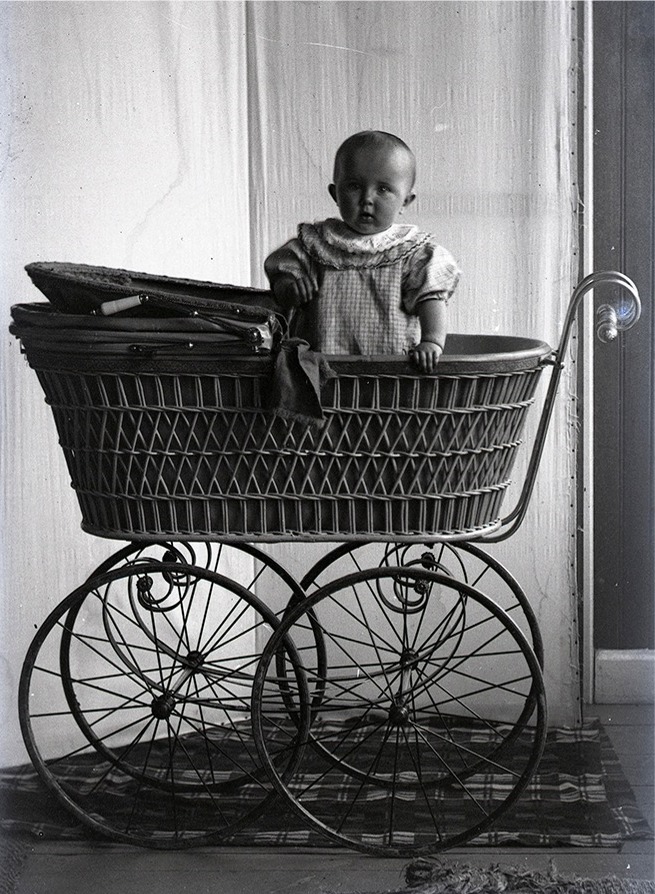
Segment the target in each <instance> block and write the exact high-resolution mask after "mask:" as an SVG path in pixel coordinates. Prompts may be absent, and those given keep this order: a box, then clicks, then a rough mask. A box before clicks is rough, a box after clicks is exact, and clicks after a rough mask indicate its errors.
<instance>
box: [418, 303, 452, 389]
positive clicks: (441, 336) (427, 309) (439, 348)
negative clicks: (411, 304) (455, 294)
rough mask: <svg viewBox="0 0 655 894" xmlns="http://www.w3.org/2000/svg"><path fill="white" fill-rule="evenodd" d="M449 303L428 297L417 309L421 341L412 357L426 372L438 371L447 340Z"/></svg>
mask: <svg viewBox="0 0 655 894" xmlns="http://www.w3.org/2000/svg"><path fill="white" fill-rule="evenodd" d="M447 309H448V307H447V304H446V302H445V301H442V300H439V299H437V298H426V299H424V300H423V301H421V302H420V303H419V305H418V306H417V308H416V310H417V313H418V318H419V322H420V324H421V341H420V342H419V343H418V344H417V345H416V347H415V348H412V351H411V355H410V356H411V358H412V360H413V361H414V363H415V364H416V366H418V368H419V369H420V370H421V371H422V372H425V373H432V372H435V371H436V368H437V362H438V360H439V358H440V357H441V354H442V353H443V347H444V344H445V341H446V314H447Z"/></svg>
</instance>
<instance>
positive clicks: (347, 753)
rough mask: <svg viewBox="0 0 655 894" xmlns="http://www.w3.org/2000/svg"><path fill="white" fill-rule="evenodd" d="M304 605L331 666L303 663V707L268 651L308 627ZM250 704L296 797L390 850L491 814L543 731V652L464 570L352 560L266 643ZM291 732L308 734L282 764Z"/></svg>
mask: <svg viewBox="0 0 655 894" xmlns="http://www.w3.org/2000/svg"><path fill="white" fill-rule="evenodd" d="M309 611H312V612H313V613H314V619H315V623H318V624H319V626H320V628H321V631H322V635H323V638H324V641H325V645H326V650H327V674H326V675H325V676H324V675H323V674H321V673H319V672H317V670H316V669H315V668H312V667H305V672H306V674H307V683H308V687H309V696H310V701H311V709H310V711H309V712H307V710H306V709H305V707H304V701H303V698H302V697H301V696H302V693H297V694H296V693H295V692H294V691H293V686H294V683H293V680H294V675H293V674H292V673H291V668H289V673H288V674H287V675H286V676H285V677H284V680H285V687H282V686H281V685H280V669H279V664H280V657H279V656H280V647H281V646H282V644H283V640H284V638H285V637H288V638H289V639H290V640H292V641H293V642H294V643H296V644H301V643H302V641H303V638H304V637H307V636H310V635H311V631H312V626H311V625H310V624H309V622H308V618H307V613H308V612H309ZM289 703H292V704H297V705H298V706H299V709H298V711H297V713H296V714H293V713H292V712H290V711H289V708H288V705H289ZM526 704H528V705H530V710H531V712H532V716H531V718H530V725H529V726H528V725H527V722H526V719H525V712H526ZM252 710H253V726H254V732H255V739H256V743H257V747H258V749H259V752H260V755H261V758H262V761H263V762H264V763H265V764H266V766H267V767H268V770H269V773H270V774H271V778H272V779H273V781H274V784H275V786H276V788H277V790H278V791H280V792H281V793H282V794H283V795H284V796H285V797H286V799H287V800H288V801H289V803H290V804H291V805H292V806H293V808H294V810H295V811H296V812H297V813H299V814H300V815H301V816H302V817H303V818H304V819H305V820H306V822H307V823H308V824H309V825H311V826H312V827H314V828H318V829H320V830H321V831H322V832H323V833H325V834H326V835H328V836H329V837H331V838H333V839H335V840H337V841H339V842H341V843H342V844H346V845H348V846H350V847H353V848H355V849H357V850H362V851H365V852H369V853H374V854H381V855H389V856H407V855H415V854H420V853H434V852H437V851H439V850H444V849H446V848H450V847H454V846H457V845H459V844H463V843H464V842H466V841H469V840H470V839H471V838H474V837H475V836H476V835H478V834H480V833H481V832H483V831H484V830H485V829H487V828H488V827H490V826H491V825H492V824H493V823H494V822H495V821H496V820H497V819H498V817H500V816H501V814H503V813H504V812H505V811H506V810H507V809H508V808H509V807H510V806H511V804H513V803H514V801H515V800H516V799H517V798H518V797H519V795H520V794H521V792H522V791H523V790H524V788H525V786H526V785H527V783H528V781H529V779H530V777H531V776H532V773H533V772H534V769H535V768H536V766H537V764H538V762H539V760H540V757H541V754H542V752H543V747H544V742H545V736H546V704H545V694H544V685H543V678H542V674H541V667H540V664H539V661H538V659H537V657H536V656H535V653H534V651H533V649H532V647H531V646H530V644H529V643H528V641H527V639H526V637H525V636H524V635H523V634H522V633H521V631H520V629H519V628H518V627H517V625H516V624H515V623H514V622H513V621H512V619H511V618H510V617H509V616H508V614H507V613H506V612H505V611H504V610H503V609H501V608H500V607H499V606H498V605H497V604H496V603H495V602H494V601H493V600H492V599H490V598H489V597H488V596H486V595H485V594H483V593H482V592H480V591H479V590H477V589H475V588H473V587H471V586H470V585H469V584H466V583H463V582H461V581H457V580H455V579H453V578H452V577H450V576H448V575H445V574H441V573H437V572H434V571H429V570H425V569H423V568H420V567H415V566H407V565H405V566H403V567H395V568H394V567H386V568H377V569H372V570H368V571H361V572H357V573H355V574H352V575H348V576H346V577H344V578H341V579H339V580H336V581H333V582H332V583H330V584H327V585H326V586H325V587H323V588H321V589H320V590H318V591H316V592H315V593H313V594H311V595H310V596H308V597H307V599H306V600H305V602H304V603H303V604H301V605H299V606H298V607H296V608H295V609H294V610H293V611H292V612H291V613H290V614H289V615H288V616H287V617H286V618H285V619H284V621H283V622H282V624H281V625H280V627H279V629H278V630H277V631H276V633H275V634H274V636H273V637H272V638H271V640H270V641H269V643H268V645H267V646H266V648H265V649H264V652H263V655H262V660H261V662H260V665H259V667H258V670H257V674H256V677H255V688H254V691H253V709H252ZM521 717H522V718H523V720H521V722H520V724H519V723H517V721H518V718H521ZM517 727H520V733H517ZM298 739H300V740H301V741H307V742H308V743H309V747H307V748H306V749H304V751H303V752H302V756H301V758H300V760H299V762H298V764H297V766H294V769H293V772H291V773H289V774H287V775H286V777H283V776H282V775H281V774H280V773H279V772H278V771H277V769H276V768H277V766H278V763H279V756H281V755H284V754H285V753H286V752H287V750H288V749H289V748H290V747H291V746H292V745H293V744H294V743H295V742H296V741H297V740H298Z"/></svg>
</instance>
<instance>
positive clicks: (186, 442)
mask: <svg viewBox="0 0 655 894" xmlns="http://www.w3.org/2000/svg"><path fill="white" fill-rule="evenodd" d="M64 272H65V271H64ZM38 273H39V271H37V273H36V274H35V270H34V267H32V269H31V271H30V275H31V276H32V278H33V279H34V280H35V282H36V281H37V278H38ZM59 273H61V271H59ZM123 273H125V271H123ZM99 276H100V278H101V279H102V278H103V277H104V278H107V277H109V278H110V279H111V278H112V277H113V279H115V278H116V276H115V275H114V274H111V272H110V271H109V272H107V271H104V273H102V271H101V274H99ZM129 276H131V277H132V280H131V281H130V282H129V283H126V284H124V291H123V293H122V295H121V296H119V298H121V299H122V297H125V291H130V290H131V289H133V287H134V281H135V278H139V277H140V279H139V282H140V283H141V284H143V283H144V279H143V276H144V275H142V274H139V275H137V274H130V275H129ZM607 283H613V284H615V285H618V286H620V287H621V289H622V290H624V291H625V292H627V294H628V295H629V301H624V302H623V303H622V304H621V306H620V307H619V308H618V311H617V310H615V309H609V310H608V307H607V306H606V307H605V308H604V309H603V311H602V321H603V322H602V324H603V326H604V327H605V329H604V332H605V334H606V335H607V326H608V325H609V329H610V332H609V334H610V336H611V335H613V334H615V330H616V328H627V327H628V326H629V325H632V323H633V322H634V321H635V320H636V319H637V318H638V316H639V297H638V294H637V291H636V288H635V286H634V284H633V283H632V282H631V281H630V280H629V279H627V277H625V276H623V275H622V274H617V273H610V274H596V275H592V276H590V277H588V278H587V279H586V280H584V281H583V282H582V283H581V284H580V286H579V287H578V288H577V289H576V291H575V292H574V295H573V298H572V302H571V306H570V308H569V312H568V315H567V318H566V321H565V324H564V331H563V335H562V340H561V344H560V347H559V349H558V350H557V351H552V350H551V349H550V348H549V347H548V346H547V345H546V344H544V343H543V342H540V341H536V340H532V339H522V338H509V337H502V336H485V337H479V336H458V335H451V336H449V337H448V340H447V346H446V352H445V353H444V355H443V357H442V359H441V361H440V364H439V370H438V373H437V375H435V376H422V375H420V374H418V373H417V372H416V371H415V370H414V369H413V368H412V367H411V366H410V365H409V364H408V362H407V361H406V360H405V359H403V358H379V359H375V358H336V357H331V358H328V361H329V365H330V368H331V372H332V377H331V378H329V379H328V380H327V381H326V382H325V384H324V386H323V389H322V392H321V403H322V406H321V415H322V417H323V419H322V420H321V422H320V424H317V425H307V424H306V422H304V421H301V420H296V421H290V420H289V419H285V418H281V417H280V416H279V415H278V414H276V413H275V412H271V408H270V405H269V401H268V397H267V396H268V394H269V392H270V387H271V381H272V379H273V378H274V375H275V362H276V359H275V354H276V351H275V345H273V352H272V353H270V354H269V353H268V352H267V351H265V352H263V353H262V352H261V351H259V353H250V354H248V355H239V354H227V355H226V353H225V351H223V350H222V349H221V345H220V343H219V340H216V339H213V338H212V334H211V331H210V330H209V329H207V330H205V329H202V326H201V329H202V331H199V330H198V326H199V325H200V324H199V323H198V320H197V317H195V316H191V317H189V316H175V315H174V310H175V308H174V299H173V303H172V304H171V303H169V304H168V305H167V311H168V312H169V313H172V314H173V315H172V316H168V317H166V318H165V320H164V323H162V321H161V319H160V318H159V317H148V316H140V317H132V316H130V317H125V316H121V315H119V316H115V317H114V316H112V317H108V318H104V317H101V316H97V315H96V316H89V315H85V314H80V313H72V314H71V313H68V312H66V313H62V312H60V311H59V310H58V309H56V308H53V307H52V305H43V304H41V305H34V304H31V305H17V306H16V307H14V308H13V310H12V313H13V324H12V331H13V332H14V334H15V335H16V336H18V337H19V338H20V340H21V343H22V346H23V350H24V351H25V353H26V355H27V358H28V361H29V364H30V366H31V367H32V368H33V369H34V370H35V372H36V374H37V375H38V377H39V381H40V383H41V385H42V387H43V390H44V392H45V395H46V400H47V402H48V404H49V405H50V407H51V409H52V412H53V415H54V418H55V423H56V426H57V431H58V435H59V440H60V444H61V446H62V449H63V451H64V455H65V457H66V462H67V465H68V470H69V473H70V477H71V481H72V485H73V488H74V489H75V492H76V495H77V498H78V500H79V505H80V508H81V511H82V526H83V528H84V530H85V531H87V532H89V533H91V534H95V535H97V536H100V537H108V538H113V539H122V540H127V541H129V545H127V546H125V547H124V548H122V549H121V550H119V551H118V552H117V553H115V555H114V556H112V557H111V558H110V559H109V560H107V561H106V562H104V563H103V564H102V565H100V566H99V567H98V568H97V569H96V570H95V571H94V572H93V573H92V574H91V575H90V576H89V578H88V579H87V580H86V581H85V583H83V584H82V585H81V586H80V587H78V588H77V589H76V590H75V591H74V592H73V593H71V594H70V595H69V596H68V597H66V599H64V600H63V602H62V603H61V604H60V605H59V606H58V607H57V608H56V609H55V610H54V611H53V612H52V613H51V615H50V616H49V617H48V618H47V619H46V621H45V622H44V624H43V625H42V627H41V628H40V630H39V631H38V633H37V635H36V637H35V638H34V641H33V643H32V645H31V647H30V649H29V652H28V655H27V657H26V660H25V665H24V669H23V674H22V678H21V684H20V698H19V705H20V716H21V723H22V728H23V733H24V737H25V741H26V744H27V747H28V750H29V752H30V756H31V758H32V760H33V762H34V764H35V766H36V768H37V770H38V771H39V774H40V775H41V777H42V779H43V780H44V781H45V783H46V784H47V785H48V786H49V787H50V789H51V790H52V791H53V792H54V793H55V795H56V796H57V798H58V799H59V800H60V801H62V802H63V803H64V804H65V805H66V806H67V807H68V808H69V809H70V810H71V811H72V813H73V814H74V815H75V816H76V817H77V818H78V819H79V820H80V821H81V822H83V823H84V824H85V825H87V826H89V827H91V828H92V829H93V830H95V831H97V832H101V833H102V834H105V835H110V836H111V837H113V838H115V839H118V840H122V841H127V842H132V843H138V844H142V845H146V846H151V847H186V846H192V845H198V844H205V843H211V842H215V841H226V840H228V841H232V840H237V839H238V835H239V832H240V830H242V829H243V828H244V827H246V826H256V827H257V828H258V829H259V833H258V834H260V836H262V840H271V838H270V837H271V836H272V837H273V840H275V834H276V833H275V819H276V817H277V816H278V815H279V810H277V809H271V808H272V805H273V803H274V801H275V799H276V798H279V797H280V796H281V797H282V799H283V802H284V803H285V804H286V805H288V806H290V807H291V808H292V810H293V815H294V816H295V817H296V821H297V823H298V828H297V830H296V831H295V832H294V830H293V828H292V829H291V830H290V832H289V835H290V837H287V838H286V839H285V840H287V841H300V842H302V841H305V840H306V837H307V834H308V833H307V829H314V830H319V831H320V832H321V833H324V834H325V835H327V836H328V837H329V838H331V839H333V840H336V841H338V842H340V843H342V844H346V845H347V846H350V847H354V848H356V849H359V850H363V851H366V852H373V853H382V854H389V855H407V854H416V853H423V852H433V851H436V850H440V849H444V848H447V847H452V846H454V845H457V844H461V843H463V842H464V841H467V840H470V839H471V838H473V837H475V836H476V835H479V834H480V833H481V832H483V831H484V830H485V829H487V828H489V827H490V826H491V825H492V824H493V823H494V822H495V820H496V819H497V818H498V817H499V816H500V815H501V814H502V813H503V812H504V811H506V810H507V809H508V807H509V806H510V805H511V804H512V803H513V802H514V801H515V800H516V799H517V798H518V796H519V795H520V794H521V792H522V791H523V790H524V788H525V786H526V784H527V782H528V781H529V779H530V777H531V775H532V773H533V771H534V768H535V767H536V765H537V763H538V761H539V758H540V756H541V753H542V750H543V745H544V739H545V732H546V703H545V695H544V685H543V678H542V673H541V665H542V661H543V654H542V653H543V649H542V645H541V637H540V634H539V629H538V625H537V623H536V620H535V617H534V613H533V611H532V609H531V607H530V604H529V601H528V600H527V598H526V596H525V594H524V593H523V591H522V589H521V588H520V586H519V585H518V584H517V582H516V581H515V580H514V579H513V578H512V576H511V575H510V574H509V573H508V572H507V571H506V570H505V569H504V568H503V567H502V566H501V565H500V564H499V563H498V562H496V561H495V560H494V559H493V558H492V557H491V556H489V555H488V554H487V553H486V552H485V551H483V550H482V549H481V548H480V546H479V545H477V544H476V542H475V541H485V540H486V541H490V540H494V539H501V538H503V537H506V536H509V535H510V534H511V533H512V532H513V531H514V530H516V527H517V526H518V525H519V524H520V523H521V520H522V518H523V516H524V513H525V511H526V507H527V505H528V502H529V498H530V494H531V491H532V487H533V485H534V480H535V475H536V470H537V466H538V463H539V458H540V455H541V451H542V448H543V441H544V438H545V434H546V430H547V427H548V423H549V419H550V415H551V412H552V408H553V402H554V398H555V393H556V389H557V384H558V379H559V375H560V371H561V368H562V362H563V358H564V355H565V350H566V345H567V343H568V339H569V335H570V330H571V327H572V325H573V321H574V318H575V314H576V312H577V308H578V305H579V303H580V300H581V298H582V296H583V295H584V294H585V293H586V292H588V291H589V290H590V289H592V288H594V287H596V286H599V285H601V284H603V285H604V284H607ZM205 285H207V284H205ZM148 288H149V290H151V291H152V292H153V293H154V292H156V284H154V283H152V282H151V283H150V285H149V286H148ZM217 288H218V287H217ZM168 289H169V291H170V282H169V284H168ZM46 294H47V292H46ZM140 294H141V296H143V292H141V293H140ZM198 297H199V296H198V295H197V293H194V294H192V295H191V300H192V303H193V300H198ZM204 297H206V295H205V296H204ZM231 297H232V298H234V297H235V296H234V295H232V296H231ZM249 297H251V296H249ZM260 297H261V296H260ZM107 298H109V299H110V300H112V301H113V300H116V295H112V296H108V295H107V294H106V293H103V294H102V295H100V297H99V299H98V300H93V302H92V304H93V309H94V310H95V311H96V312H97V311H98V309H99V308H100V306H101V305H102V303H103V301H104V300H107ZM167 298H169V299H170V295H163V299H164V303H166V299H167ZM215 298H216V296H215V295H212V296H211V300H214V299H215ZM219 298H220V296H219ZM186 299H189V295H187V296H186V298H185V300H186ZM182 303H183V306H187V305H186V304H185V302H182ZM262 305H263V310H264V312H265V313H267V312H270V307H266V301H265V300H264V301H262V302H261V303H260V304H259V305H258V308H259V309H258V311H257V313H258V312H260V311H261V310H262ZM121 306H122V305H121ZM203 306H204V305H203ZM71 309H72V310H74V311H79V310H80V309H81V308H80V306H79V304H75V306H74V307H73V308H71V307H69V306H66V307H65V308H64V310H65V311H70V310H71ZM250 312H253V311H252V308H250ZM273 319H274V316H273ZM608 319H609V324H608V322H607V321H608ZM269 323H270V320H269ZM194 327H195V328H194ZM273 329H275V326H274V325H273ZM277 337H278V338H279V333H278V336H277ZM251 348H252V345H251ZM546 367H548V368H549V369H550V371H551V378H550V383H549V387H548V392H547V394H546V398H545V402H544V408H543V411H542V416H541V422H540V425H539V429H538V431H537V434H536V437H535V442H534V445H533V448H532V453H531V458H530V461H529V464H528V471H527V474H526V476H525V481H524V485H523V489H522V492H521V494H520V496H519V499H518V501H517V505H516V507H515V508H514V509H513V511H512V512H511V513H509V514H508V515H506V516H503V515H502V512H501V504H502V500H503V497H504V495H505V492H506V490H507V488H508V486H509V483H510V476H511V472H512V468H513V466H514V460H515V457H516V453H517V450H518V449H519V446H520V444H521V439H522V433H523V427H524V423H525V417H526V413H527V411H528V409H529V408H530V406H531V404H532V403H533V401H534V397H535V389H536V386H537V383H538V380H539V377H540V374H541V372H542V370H543V369H544V368H546ZM281 541H282V542H294V543H296V542H297V543H298V550H299V551H302V550H303V549H304V546H303V544H304V542H305V541H308V542H316V541H336V542H338V544H339V545H338V546H336V547H334V548H333V549H332V550H331V551H330V552H329V553H328V554H327V555H326V556H323V557H322V558H321V559H320V560H319V561H318V562H316V563H315V564H314V565H312V566H311V567H310V568H309V570H308V571H307V572H306V573H305V574H304V576H303V578H302V580H300V581H297V580H296V579H295V578H294V576H292V575H291V574H290V573H289V571H288V570H286V569H285V568H284V567H282V566H281V565H280V564H279V563H278V562H276V561H275V560H274V559H273V558H271V556H270V555H269V554H268V553H267V552H266V551H264V550H262V549H260V548H258V547H256V546H254V545H253V543H262V542H281ZM55 716H56V718H57V724H58V727H59V728H60V729H59V731H58V733H57V735H54V734H53V723H52V718H53V717H55ZM62 730H63V731H62ZM489 774H494V775H495V776H496V777H499V778H502V779H504V780H505V781H504V783H503V785H502V786H501V789H502V790H503V794H502V796H501V797H498V796H497V795H496V794H494V796H493V797H491V796H490V795H489V792H488V791H487V788H488V787H486V786H485V781H484V780H485V779H487V778H488V777H489ZM495 791H497V788H496V789H495ZM462 802H464V809H462ZM294 835H295V837H294ZM267 836H269V837H268V838H267Z"/></svg>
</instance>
